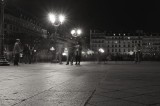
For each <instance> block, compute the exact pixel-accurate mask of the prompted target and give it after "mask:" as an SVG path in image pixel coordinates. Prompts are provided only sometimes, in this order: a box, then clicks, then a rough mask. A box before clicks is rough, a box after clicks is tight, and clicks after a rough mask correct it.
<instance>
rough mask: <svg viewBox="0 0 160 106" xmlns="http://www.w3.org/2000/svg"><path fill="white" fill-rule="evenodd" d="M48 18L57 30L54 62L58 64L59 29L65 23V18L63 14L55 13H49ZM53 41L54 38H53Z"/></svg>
mask: <svg viewBox="0 0 160 106" xmlns="http://www.w3.org/2000/svg"><path fill="white" fill-rule="evenodd" d="M48 18H49V21H50V22H51V24H52V25H53V26H54V28H55V33H54V36H55V37H54V42H55V60H53V62H57V53H56V52H57V29H58V27H59V26H60V25H62V24H63V22H64V21H65V16H64V15H62V14H59V15H58V14H53V13H49V14H48ZM52 39H53V37H52Z"/></svg>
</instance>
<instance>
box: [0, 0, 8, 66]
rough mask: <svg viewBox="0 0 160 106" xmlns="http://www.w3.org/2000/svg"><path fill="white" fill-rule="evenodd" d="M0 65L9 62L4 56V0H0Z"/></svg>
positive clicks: (5, 64) (6, 64)
mask: <svg viewBox="0 0 160 106" xmlns="http://www.w3.org/2000/svg"><path fill="white" fill-rule="evenodd" d="M0 6H1V10H0V45H1V46H0V66H8V65H9V63H8V61H7V60H6V58H5V56H4V6H5V3H4V0H0Z"/></svg>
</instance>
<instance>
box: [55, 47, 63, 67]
mask: <svg viewBox="0 0 160 106" xmlns="http://www.w3.org/2000/svg"><path fill="white" fill-rule="evenodd" d="M63 51H64V47H63V44H59V45H58V50H57V58H58V59H56V60H58V62H59V64H62V53H63Z"/></svg>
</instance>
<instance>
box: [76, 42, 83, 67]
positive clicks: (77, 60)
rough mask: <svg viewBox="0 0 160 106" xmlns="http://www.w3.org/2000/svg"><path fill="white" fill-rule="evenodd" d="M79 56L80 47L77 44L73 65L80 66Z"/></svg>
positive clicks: (80, 53) (80, 52)
mask: <svg viewBox="0 0 160 106" xmlns="http://www.w3.org/2000/svg"><path fill="white" fill-rule="evenodd" d="M81 55H82V46H81V45H80V43H79V44H78V45H77V46H76V51H75V60H76V63H75V65H80V62H81Z"/></svg>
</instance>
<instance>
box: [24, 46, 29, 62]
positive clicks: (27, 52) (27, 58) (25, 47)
mask: <svg viewBox="0 0 160 106" xmlns="http://www.w3.org/2000/svg"><path fill="white" fill-rule="evenodd" d="M23 55H24V63H25V64H27V63H29V57H30V50H29V45H28V44H25V45H24V49H23Z"/></svg>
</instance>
